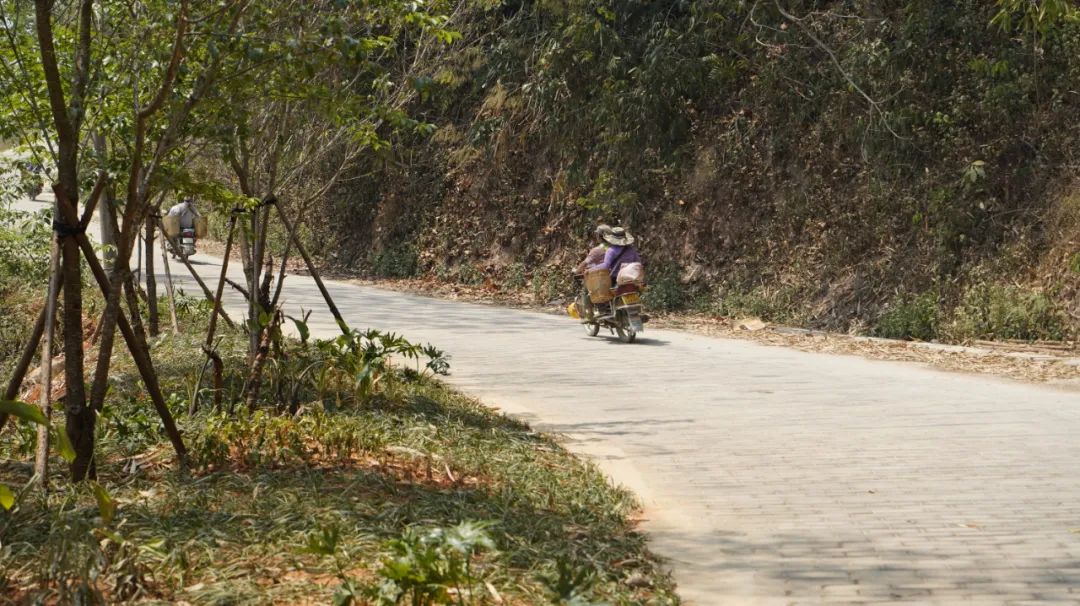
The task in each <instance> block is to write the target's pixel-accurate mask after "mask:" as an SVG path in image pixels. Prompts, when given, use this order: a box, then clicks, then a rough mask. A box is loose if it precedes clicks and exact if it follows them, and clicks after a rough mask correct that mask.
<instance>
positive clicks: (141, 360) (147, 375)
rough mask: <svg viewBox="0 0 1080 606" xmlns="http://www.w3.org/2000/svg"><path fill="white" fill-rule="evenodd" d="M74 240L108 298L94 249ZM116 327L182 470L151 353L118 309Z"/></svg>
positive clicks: (179, 445)
mask: <svg viewBox="0 0 1080 606" xmlns="http://www.w3.org/2000/svg"><path fill="white" fill-rule="evenodd" d="M76 240H77V241H78V243H79V247H80V248H81V249H82V252H83V257H84V258H85V259H86V263H87V265H89V266H90V271H91V272H92V273H93V274H94V278H95V279H96V280H97V283H98V287H99V288H100V289H101V292H102V293H103V294H104V295H105V296H106V297H108V296H109V289H110V288H111V285H110V283H109V276H108V275H106V274H105V269H104V268H103V267H102V266H101V262H100V261H99V260H98V258H97V253H96V252H95V251H94V245H93V244H91V243H90V239H89V238H87V237H86V234H85V233H80V234H78V235H77V236H76ZM116 323H117V325H119V327H120V333H121V334H122V335H123V336H124V342H125V343H127V348H128V351H130V352H131V357H132V358H133V359H134V360H135V366H136V368H138V369H139V376H140V377H142V381H143V384H144V385H145V386H146V391H147V393H148V394H149V395H150V401H151V402H152V403H153V405H154V410H156V411H157V413H158V416H159V417H160V418H161V423H162V425H163V426H164V428H165V435H166V436H168V438H169V441H170V442H171V443H172V446H173V450H175V451H176V457H177V459H178V461H179V463H180V467H181V468H186V467H187V463H188V460H187V448H186V447H185V446H184V440H183V438H181V437H180V430H179V429H177V427H176V421H175V420H174V419H173V416H172V413H171V412H169V407H168V406H167V405H166V404H165V397H164V395H162V393H161V384H160V383H159V382H158V379H157V373H156V372H155V371H154V363H153V360H151V359H150V353H149V350H148V349H144V348H143V347H142V346H141V344H140V341H139V340H138V338H137V337H136V335H135V331H134V330H133V329H132V328H131V323H130V322H128V319H127V316H126V315H125V314H124V310H123V309H122V308H120V309H117V314H116Z"/></svg>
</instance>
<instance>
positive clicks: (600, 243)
mask: <svg viewBox="0 0 1080 606" xmlns="http://www.w3.org/2000/svg"><path fill="white" fill-rule="evenodd" d="M607 233H611V226H610V225H607V224H605V223H601V224H600V225H597V226H596V229H595V230H594V231H593V235H594V236H595V237H596V246H594V247H593V248H592V249H591V250H589V253H588V254H586V255H585V260H584V261H582V262H581V263H578V264H577V266H576V267H575V268H574V273H575V274H583V273H585V270H586V269H589V268H590V267H592V266H593V265H599V264H601V263H603V262H604V255H605V254H607V247H608V245H607V242H604V234H607Z"/></svg>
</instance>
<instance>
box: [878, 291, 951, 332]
mask: <svg viewBox="0 0 1080 606" xmlns="http://www.w3.org/2000/svg"><path fill="white" fill-rule="evenodd" d="M940 322H941V310H940V308H939V306H938V298H937V295H936V294H934V293H932V292H925V293H922V294H920V295H916V296H913V297H912V296H901V297H897V298H896V299H895V300H894V301H893V302H892V303H890V304H889V306H888V307H886V309H885V312H884V313H883V314H882V315H881V317H880V318H878V321H877V325H876V326H875V327H874V334H875V335H877V336H879V337H885V338H887V339H918V340H920V341H930V340H932V339H934V338H936V337H937V336H938V326H939V324H940Z"/></svg>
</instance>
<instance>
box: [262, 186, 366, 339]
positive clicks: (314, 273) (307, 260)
mask: <svg viewBox="0 0 1080 606" xmlns="http://www.w3.org/2000/svg"><path fill="white" fill-rule="evenodd" d="M270 202H271V203H272V204H273V205H274V208H276V209H277V211H278V216H279V217H281V222H282V223H284V224H285V229H286V230H287V231H288V232H289V238H291V239H292V241H293V243H294V244H295V245H296V250H297V252H299V253H300V256H301V257H303V259H304V264H305V265H307V268H308V271H309V272H311V277H312V278H314V279H315V285H316V286H318V287H319V292H320V293H322V296H323V299H324V300H325V301H326V306H327V307H329V308H330V313H332V314H334V319H335V320H337V324H338V328H340V329H341V332H342V333H346V334H347V333H348V326H347V325H346V324H345V318H343V317H341V312H340V311H338V308H337V305H334V300H333V299H331V298H330V292H329V291H327V290H326V285H325V284H323V281H322V278H321V277H319V272H318V270H316V269H315V264H314V263H312V262H311V257H310V256H309V255H308V253H307V250H305V249H304V244H303V243H302V242H301V241H300V236H299V235H298V234H297V233H296V231H295V230H293V224H292V222H291V221H289V218H288V217H287V216H285V211H284V210H282V208H281V204H279V203H278V201H277V200H276V199H275V198H271V199H270Z"/></svg>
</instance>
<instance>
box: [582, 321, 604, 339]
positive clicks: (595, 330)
mask: <svg viewBox="0 0 1080 606" xmlns="http://www.w3.org/2000/svg"><path fill="white" fill-rule="evenodd" d="M582 326H584V327H585V334H587V335H589V336H590V337H595V336H596V335H598V334H600V323H599V322H587V323H585V324H582Z"/></svg>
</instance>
